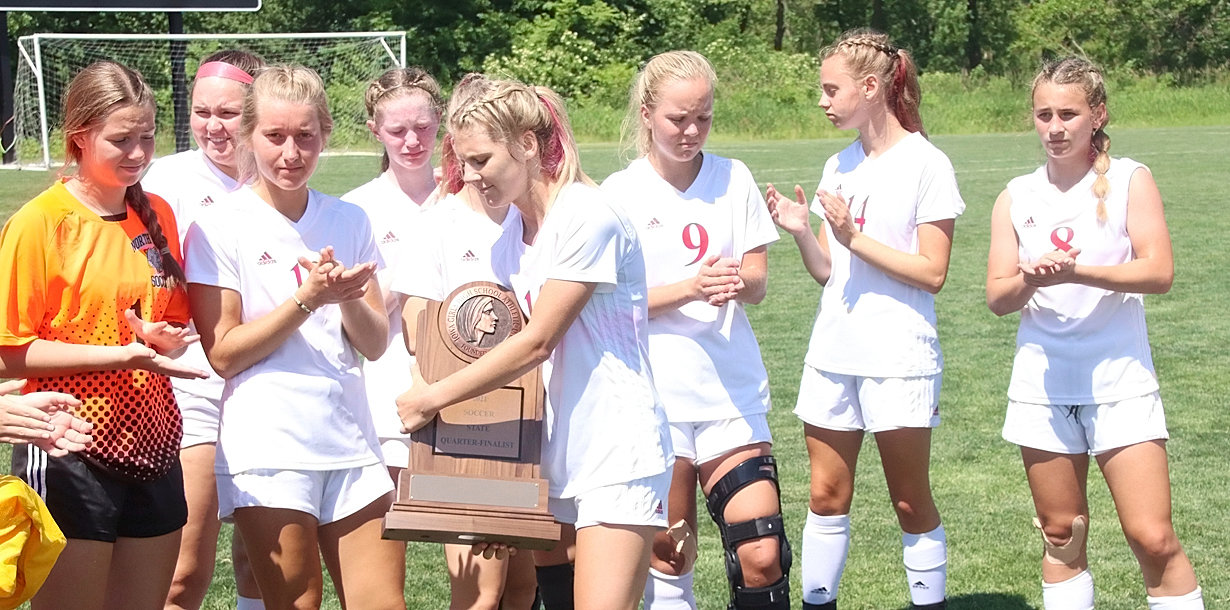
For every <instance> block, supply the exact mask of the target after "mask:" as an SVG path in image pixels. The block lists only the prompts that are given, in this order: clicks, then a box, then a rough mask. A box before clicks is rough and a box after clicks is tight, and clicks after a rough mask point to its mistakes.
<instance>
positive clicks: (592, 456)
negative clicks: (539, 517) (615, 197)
mask: <svg viewBox="0 0 1230 610" xmlns="http://www.w3.org/2000/svg"><path fill="white" fill-rule="evenodd" d="M521 236H522V217H521V216H517V217H516V220H515V222H513V223H512V224H511V225H510V226H509V227H508V228H507V230H506V231H505V232H504V234H503V235H502V236H501V237H500V239H499V241H497V242H496V244H495V246H494V248H493V249H492V263H493V266H494V269H495V272H496V276H497V277H499V278H500V279H501V282H500V283H501V284H503V285H505V286H510V287H512V289H513V291H514V292H515V293H516V296H517V300H518V302H519V303H521V305H522V306H523V307H524V308H525V311H526V313H527V314H528V316H529V317H530V324H533V308H534V302H535V301H536V300H537V299H538V292H539V290H540V289H541V288H542V285H543V284H544V283H545V282H546V281H547V280H549V279H554V280H565V281H571V282H587V283H594V284H597V288H596V290H595V291H594V293H593V296H592V297H591V298H590V300H589V302H588V303H586V304H585V307H584V308H583V309H582V310H581V314H580V316H579V317H577V319H576V321H575V322H573V323H572V326H570V327H569V328H568V330H567V332H565V333H564V336H563V338H562V339H561V340H560V342H559V345H557V346H556V347H555V350H554V351H553V352H552V353H551V357H550V358H549V359H548V361H547V364H546V366H544V368H543V376H544V382H545V384H546V386H547V406H546V415H545V417H544V421H543V427H544V430H545V432H546V434H544V435H543V461H542V470H543V473H544V476H546V477H547V478H548V480H549V481H550V495H551V497H553V498H572V497H576V496H577V495H578V494H580V493H582V492H585V491H588V490H591V489H595V488H598V487H603V486H606V485H614V484H618V483H625V482H628V481H632V480H635V479H640V478H645V477H650V476H654V475H657V474H661V473H663V472H666V470H667V469H668V468H669V467H670V463H671V460H672V459H673V454H672V453H671V445H670V432H669V429H668V427H667V423H666V414H665V413H664V412H663V410H662V405H661V403H660V402H659V401H658V397H657V394H656V392H655V391H654V387H653V379H652V376H651V374H650V369H649V356H648V347H647V339H648V328H647V322H648V314H649V303H648V289H647V288H646V287H645V261H644V258H643V257H642V255H641V246H640V242H639V241H638V240H637V237H636V229H634V228H633V227H632V225H631V223H630V222H629V221H628V220H627V219H626V217H625V215H624V212H623V211H621V210H620V209H619V207H618V206H617V205H616V204H615V203H614V202H613V201H612V200H611V199H610V197H609V196H608V195H606V194H604V193H602V192H601V191H598V190H597V189H595V188H592V187H590V186H586V185H583V184H580V183H574V184H570V185H567V186H565V187H564V188H563V189H562V190H560V192H559V195H558V196H557V197H556V200H555V203H554V205H552V207H551V209H550V211H549V212H548V213H547V216H546V218H545V219H544V220H543V223H542V226H541V227H539V230H538V235H537V237H536V238H535V240H534V244H533V245H526V244H525V242H524V241H523V240H522V238H521Z"/></svg>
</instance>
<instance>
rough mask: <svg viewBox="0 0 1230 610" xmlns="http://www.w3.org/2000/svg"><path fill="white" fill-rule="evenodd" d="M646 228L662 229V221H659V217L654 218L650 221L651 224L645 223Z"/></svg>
mask: <svg viewBox="0 0 1230 610" xmlns="http://www.w3.org/2000/svg"><path fill="white" fill-rule="evenodd" d="M645 228H646V229H661V228H662V223H660V222H658V219H657V218H653V219H651V220H650V221H649V224H647V225H645Z"/></svg>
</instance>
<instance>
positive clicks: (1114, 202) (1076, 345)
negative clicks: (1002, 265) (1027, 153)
mask: <svg viewBox="0 0 1230 610" xmlns="http://www.w3.org/2000/svg"><path fill="white" fill-rule="evenodd" d="M1137 170H1144V171H1148V169H1147V168H1145V167H1144V166H1143V165H1141V164H1139V163H1137V162H1135V161H1132V160H1130V159H1115V160H1113V161H1111V165H1110V169H1109V170H1108V171H1107V173H1106V177H1107V179H1109V180H1110V191H1109V193H1108V195H1107V198H1106V213H1107V220H1106V222H1104V223H1103V222H1099V221H1098V218H1097V199H1096V198H1094V196H1093V192H1092V190H1091V189H1092V186H1093V182H1094V180H1095V179H1096V177H1097V175H1096V174H1095V173H1094V172H1093V170H1090V171H1089V173H1088V174H1087V175H1086V176H1085V177H1084V178H1083V179H1082V180H1081V181H1080V182H1079V183H1077V184H1076V185H1075V186H1073V187H1072V188H1070V189H1068V191H1067V192H1060V191H1059V190H1058V189H1056V188H1055V186H1054V185H1052V184H1051V183H1050V181H1049V180H1048V179H1047V173H1046V166H1043V167H1040V168H1038V170H1037V171H1035V172H1033V173H1031V174H1028V175H1025V176H1021V177H1019V178H1015V179H1013V180H1012V181H1011V182H1009V183H1008V195H1009V196H1010V197H1011V198H1012V207H1011V216H1012V225H1013V227H1014V228H1015V229H1016V234H1017V241H1018V242H1019V244H1020V257H1021V261H1022V262H1029V261H1034V260H1037V259H1038V258H1039V257H1041V256H1042V255H1044V254H1046V253H1048V252H1051V251H1053V250H1055V249H1056V248H1063V249H1067V248H1068V247H1076V248H1080V250H1081V251H1080V254H1079V255H1078V256H1077V263H1078V264H1080V265H1099V266H1109V265H1120V264H1123V263H1126V262H1129V261H1131V260H1132V256H1133V255H1132V243H1131V240H1130V239H1129V237H1128V233H1127V200H1128V186H1129V184H1130V183H1131V180H1132V176H1133V174H1135V173H1136V171H1137ZM1157 389H1158V385H1157V377H1156V375H1155V374H1154V371H1153V357H1152V354H1151V352H1150V349H1149V338H1148V333H1147V331H1146V329H1145V310H1144V302H1143V299H1142V297H1141V295H1139V294H1129V293H1123V292H1113V291H1110V290H1104V289H1101V288H1093V287H1090V286H1084V285H1080V284H1060V285H1057V286H1048V287H1045V288H1039V289H1038V290H1037V291H1036V292H1035V293H1034V296H1033V298H1031V299H1030V300H1029V303H1027V304H1026V305H1025V308H1024V309H1022V310H1021V326H1020V330H1019V331H1018V332H1017V350H1016V359H1015V360H1014V362H1013V365H1012V382H1011V383H1010V384H1009V386H1008V397H1009V398H1010V399H1012V400H1015V401H1018V402H1027V403H1034V404H1047V405H1078V404H1101V403H1108V402H1115V401H1118V400H1123V399H1126V398H1133V397H1136V396H1141V395H1144V394H1148V393H1150V392H1153V391H1156V390H1157Z"/></svg>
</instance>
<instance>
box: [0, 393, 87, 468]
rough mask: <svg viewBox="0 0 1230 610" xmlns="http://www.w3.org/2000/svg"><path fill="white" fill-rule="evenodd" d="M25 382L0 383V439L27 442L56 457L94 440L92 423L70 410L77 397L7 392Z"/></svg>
mask: <svg viewBox="0 0 1230 610" xmlns="http://www.w3.org/2000/svg"><path fill="white" fill-rule="evenodd" d="M25 384H26V381H25V380H24V379H17V380H14V381H7V382H4V383H0V442H6V443H30V444H32V445H34V446H36V447H38V448H39V449H42V450H43V451H46V452H47V453H48V454H49V455H52V456H56V457H59V456H63V455H68V453H69V452H73V451H81V450H82V449H85V448H86V447H88V446H89V445H90V443H91V442H93V440H94V439H93V437H92V436H90V432H91V431H92V430H93V429H94V425H93V424H91V423H89V422H87V421H85V420H83V419H81V418H79V417H77V416H75V415H73V413H72V409H74V408H76V407H79V406H81V401H80V400H77V398H76V397H74V396H71V395H69V394H63V393H60V392H31V393H29V394H25V395H23V396H8V395H7V394H9V393H10V392H14V391H16V390H19V389H21V388H22V387H23V386H25Z"/></svg>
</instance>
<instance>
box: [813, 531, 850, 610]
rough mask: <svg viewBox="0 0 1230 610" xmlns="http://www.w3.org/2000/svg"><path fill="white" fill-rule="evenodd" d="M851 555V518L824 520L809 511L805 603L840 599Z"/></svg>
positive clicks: (821, 602) (824, 602)
mask: <svg viewBox="0 0 1230 610" xmlns="http://www.w3.org/2000/svg"><path fill="white" fill-rule="evenodd" d="M849 551H850V515H833V516H831V517H823V516H820V515H817V514H816V513H813V512H811V511H807V524H806V525H804V526H803V570H802V572H803V574H802V576H803V578H802V580H803V602H804V603H807V604H827V603H829V602H831V601H833V600H835V599H837V585H838V584H840V583H841V572H842V570H845V569H846V553H848V552H849Z"/></svg>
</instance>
